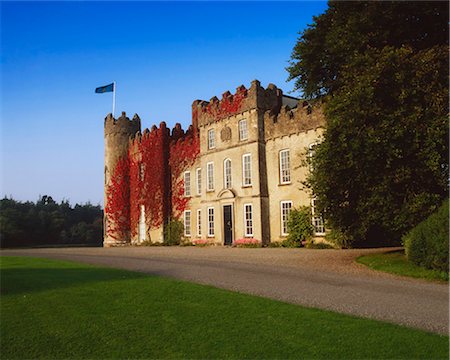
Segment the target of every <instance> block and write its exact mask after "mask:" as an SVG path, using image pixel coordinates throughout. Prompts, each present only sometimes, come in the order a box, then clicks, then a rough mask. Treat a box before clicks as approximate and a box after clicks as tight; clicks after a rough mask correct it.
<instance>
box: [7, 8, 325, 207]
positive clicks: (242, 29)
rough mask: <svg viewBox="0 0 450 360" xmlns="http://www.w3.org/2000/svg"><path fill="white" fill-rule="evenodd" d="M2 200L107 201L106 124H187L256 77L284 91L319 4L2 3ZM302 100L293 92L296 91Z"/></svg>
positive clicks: (288, 88)
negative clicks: (109, 119) (107, 120)
mask: <svg viewBox="0 0 450 360" xmlns="http://www.w3.org/2000/svg"><path fill="white" fill-rule="evenodd" d="M0 6H1V112H0V114H1V146H2V159H1V161H2V164H1V166H2V167H1V170H2V177H1V184H0V185H1V195H2V196H4V195H7V196H12V197H13V198H15V199H18V200H32V201H35V200H37V198H38V196H39V195H46V194H48V195H51V196H53V198H54V199H55V200H57V201H60V200H62V199H68V200H69V201H70V202H71V203H72V204H74V203H76V202H78V203H84V202H87V201H90V202H92V203H94V204H98V203H100V204H103V120H104V117H105V116H106V114H107V113H109V112H111V107H112V105H111V104H112V97H111V93H105V94H95V93H94V89H95V88H96V87H98V86H101V85H106V84H108V83H111V82H112V81H116V82H117V95H116V96H117V98H116V117H117V115H118V114H120V112H121V111H126V112H127V115H128V116H130V117H131V116H132V115H133V114H134V113H137V114H139V116H140V117H141V120H142V125H143V127H144V128H145V127H150V126H151V125H152V124H154V123H156V124H159V123H160V122H161V121H165V122H166V123H167V124H168V125H169V126H170V127H172V126H173V125H174V124H175V123H176V122H180V123H181V124H182V125H183V128H186V127H187V126H188V125H189V124H190V119H191V113H190V110H191V104H192V101H193V100H195V99H205V100H209V99H210V98H211V97H213V96H215V95H216V96H218V97H220V95H221V94H222V93H223V92H225V91H226V90H230V91H231V92H234V90H235V89H236V87H238V86H239V85H241V84H244V85H245V86H247V87H248V86H249V85H250V82H251V81H252V80H253V79H258V80H260V81H261V84H262V85H263V86H267V85H268V84H269V83H274V84H276V85H277V86H278V87H280V88H282V89H283V90H284V92H285V93H288V92H289V91H290V90H292V87H293V84H292V83H286V79H287V72H286V71H285V67H286V66H287V65H288V60H289V58H290V54H291V51H292V48H293V46H294V45H295V42H296V40H297V38H298V32H299V31H301V30H302V29H304V28H305V27H306V26H307V24H310V23H312V17H313V16H314V15H319V14H321V13H322V12H324V11H325V9H326V7H327V5H326V3H325V2H319V1H314V2H283V3H282V2H277V3H275V2H132V3H125V2H32V3H31V2H1V3H0ZM294 95H298V94H294Z"/></svg>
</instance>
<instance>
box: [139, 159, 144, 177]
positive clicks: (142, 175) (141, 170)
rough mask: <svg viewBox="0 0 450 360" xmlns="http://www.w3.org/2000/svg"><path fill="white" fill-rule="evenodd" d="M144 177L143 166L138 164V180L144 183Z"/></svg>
mask: <svg viewBox="0 0 450 360" xmlns="http://www.w3.org/2000/svg"><path fill="white" fill-rule="evenodd" d="M144 176H145V168H144V164H142V163H140V164H139V180H141V181H144Z"/></svg>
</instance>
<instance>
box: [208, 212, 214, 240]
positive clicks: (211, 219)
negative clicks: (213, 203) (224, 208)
mask: <svg viewBox="0 0 450 360" xmlns="http://www.w3.org/2000/svg"><path fill="white" fill-rule="evenodd" d="M208 236H209V237H213V236H214V208H212V207H210V208H208Z"/></svg>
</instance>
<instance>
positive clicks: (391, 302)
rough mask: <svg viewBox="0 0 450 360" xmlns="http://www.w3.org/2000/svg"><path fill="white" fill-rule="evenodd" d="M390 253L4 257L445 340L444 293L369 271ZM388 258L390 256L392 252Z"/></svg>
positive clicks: (149, 250)
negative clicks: (105, 269) (350, 318)
mask: <svg viewBox="0 0 450 360" xmlns="http://www.w3.org/2000/svg"><path fill="white" fill-rule="evenodd" d="M386 250H388V249H376V250H374V249H364V250H308V249H284V248H269V249H237V248H225V247H206V248H196V247H124V248H57V249H24V250H2V251H1V252H0V254H1V255H2V256H7V255H14V256H38V257H45V258H53V259H64V260H74V261H79V262H84V263H89V264H98V265H105V266H110V267H116V268H123V269H128V270H134V271H140V272H144V273H148V274H154V275H160V276H166V277H172V278H176V279H181V280H188V281H193V282H196V283H200V284H207V285H213V286H216V287H220V288H224V289H229V290H234V291H239V292H243V293H248V294H254V295H260V296H264V297H268V298H272V299H277V300H281V301H285V302H289V303H294V304H301V305H305V306H309V307H317V308H322V309H329V310H332V311H337V312H340V313H345V314H352V315H357V316H362V317H367V318H372V319H379V320H384V321H388V322H392V323H397V324H402V325H406V326H410V327H415V328H420V329H424V330H428V331H432V332H437V333H442V334H448V330H449V301H448V299H449V294H448V285H447V284H442V283H434V282H425V281H423V280H416V279H410V278H404V277H400V276H394V275H390V274H386V273H381V272H376V271H372V270H370V269H368V268H366V267H365V266H363V265H360V264H357V263H355V262H354V259H355V258H356V257H357V256H360V255H363V254H368V253H374V252H383V251H386ZM390 250H392V249H390Z"/></svg>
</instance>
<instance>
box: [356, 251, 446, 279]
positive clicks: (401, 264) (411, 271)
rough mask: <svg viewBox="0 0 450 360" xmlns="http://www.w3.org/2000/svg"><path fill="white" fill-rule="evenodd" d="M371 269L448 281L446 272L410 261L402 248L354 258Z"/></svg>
mask: <svg viewBox="0 0 450 360" xmlns="http://www.w3.org/2000/svg"><path fill="white" fill-rule="evenodd" d="M356 261H357V262H358V263H360V264H364V265H366V266H368V267H370V268H371V269H374V270H379V271H384V272H388V273H391V274H396V275H403V276H409V277H414V278H420V279H426V280H440V281H448V273H446V272H443V271H437V270H429V269H425V268H422V267H420V266H417V265H414V264H412V263H410V262H409V261H408V260H407V259H406V256H405V253H404V251H403V250H400V251H392V252H388V253H383V254H370V255H364V256H360V257H358V258H357V259H356Z"/></svg>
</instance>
